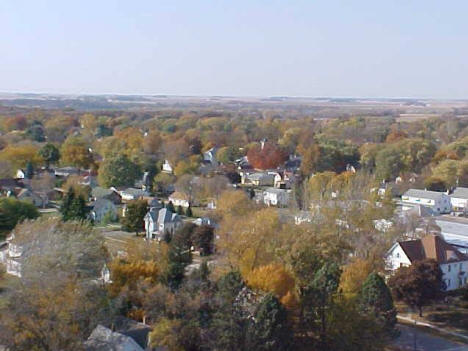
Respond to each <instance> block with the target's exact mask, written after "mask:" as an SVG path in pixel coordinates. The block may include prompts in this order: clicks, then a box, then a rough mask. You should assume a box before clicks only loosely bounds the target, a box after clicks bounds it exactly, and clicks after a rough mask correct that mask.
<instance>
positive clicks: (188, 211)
mask: <svg viewBox="0 0 468 351" xmlns="http://www.w3.org/2000/svg"><path fill="white" fill-rule="evenodd" d="M185 215H186V216H187V217H193V213H192V207H191V206H190V205H189V207H187V210H186V211H185Z"/></svg>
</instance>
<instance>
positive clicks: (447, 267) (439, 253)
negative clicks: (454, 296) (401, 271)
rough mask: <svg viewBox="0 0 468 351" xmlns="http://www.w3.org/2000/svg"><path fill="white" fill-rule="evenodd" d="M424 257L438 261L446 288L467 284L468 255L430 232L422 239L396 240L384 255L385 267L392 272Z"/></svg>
mask: <svg viewBox="0 0 468 351" xmlns="http://www.w3.org/2000/svg"><path fill="white" fill-rule="evenodd" d="M424 259H434V260H436V261H437V262H438V263H439V266H440V269H441V271H442V273H443V280H444V283H445V285H446V289H447V290H454V289H458V288H460V287H462V286H465V285H466V284H467V277H468V275H467V272H468V256H467V255H465V254H463V253H461V252H460V251H459V250H458V249H457V248H456V247H454V246H453V245H451V244H449V243H447V242H446V241H445V240H444V239H443V238H442V237H440V236H438V235H433V234H430V235H427V236H425V237H423V238H422V239H416V240H407V241H398V242H396V243H395V244H394V245H393V246H392V247H391V248H390V250H389V251H388V252H387V254H386V256H385V261H386V266H387V269H389V270H390V271H392V272H393V271H395V270H397V269H398V268H400V267H405V266H409V265H411V264H412V263H413V262H415V261H421V260H424Z"/></svg>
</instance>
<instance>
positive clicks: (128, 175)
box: [98, 154, 142, 188]
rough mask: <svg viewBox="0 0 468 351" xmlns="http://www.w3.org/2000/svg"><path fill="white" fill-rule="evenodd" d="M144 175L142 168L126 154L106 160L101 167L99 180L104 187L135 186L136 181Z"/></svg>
mask: <svg viewBox="0 0 468 351" xmlns="http://www.w3.org/2000/svg"><path fill="white" fill-rule="evenodd" d="M141 176H142V172H141V168H140V166H139V165H137V164H136V163H134V162H132V161H131V160H130V159H129V158H128V157H127V156H126V155H123V154H120V155H118V156H116V157H113V158H109V159H106V160H104V162H103V163H102V164H101V166H100V167H99V175H98V180H99V184H100V185H101V186H103V187H107V188H108V187H111V186H115V187H119V186H134V185H135V181H136V180H137V179H139V178H140V177H141Z"/></svg>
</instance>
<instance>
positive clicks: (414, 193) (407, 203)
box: [401, 189, 452, 214]
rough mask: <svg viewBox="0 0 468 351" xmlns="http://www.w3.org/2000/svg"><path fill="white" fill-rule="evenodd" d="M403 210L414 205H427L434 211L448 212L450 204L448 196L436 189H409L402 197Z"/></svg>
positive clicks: (438, 212)
mask: <svg viewBox="0 0 468 351" xmlns="http://www.w3.org/2000/svg"><path fill="white" fill-rule="evenodd" d="M401 201H402V205H403V206H402V208H403V210H409V209H411V208H413V207H414V206H416V205H422V206H426V207H429V208H430V209H431V210H432V211H433V212H434V213H436V214H440V213H450V211H451V210H452V205H451V204H450V196H448V195H447V194H446V193H442V192H438V191H428V190H419V189H409V190H408V191H407V192H405V193H404V194H403V195H402V197H401Z"/></svg>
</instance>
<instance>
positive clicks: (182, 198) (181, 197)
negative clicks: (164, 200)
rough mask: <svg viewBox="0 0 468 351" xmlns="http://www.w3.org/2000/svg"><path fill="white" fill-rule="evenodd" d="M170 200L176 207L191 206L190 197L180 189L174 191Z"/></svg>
mask: <svg viewBox="0 0 468 351" xmlns="http://www.w3.org/2000/svg"><path fill="white" fill-rule="evenodd" d="M168 200H169V201H170V202H172V204H173V205H174V206H175V207H178V206H182V207H189V206H190V197H189V196H188V195H187V194H185V193H182V192H180V191H176V192H174V193H172V194H171V195H170V196H169V197H168Z"/></svg>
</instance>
